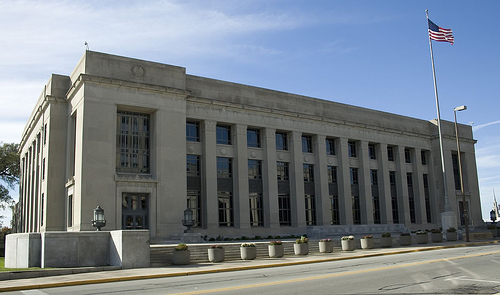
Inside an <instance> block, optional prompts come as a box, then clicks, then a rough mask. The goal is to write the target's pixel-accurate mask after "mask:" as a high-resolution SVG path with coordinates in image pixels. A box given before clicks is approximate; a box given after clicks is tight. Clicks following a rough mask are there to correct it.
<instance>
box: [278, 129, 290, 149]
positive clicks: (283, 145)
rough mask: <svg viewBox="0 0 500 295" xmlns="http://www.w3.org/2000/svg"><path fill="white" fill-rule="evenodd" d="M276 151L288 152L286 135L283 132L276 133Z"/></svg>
mask: <svg viewBox="0 0 500 295" xmlns="http://www.w3.org/2000/svg"><path fill="white" fill-rule="evenodd" d="M275 136H276V149H277V150H280V151H287V150H288V140H287V134H286V133H285V132H276V135H275Z"/></svg>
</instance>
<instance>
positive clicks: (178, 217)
mask: <svg viewBox="0 0 500 295" xmlns="http://www.w3.org/2000/svg"><path fill="white" fill-rule="evenodd" d="M442 130H443V142H444V154H445V162H446V165H445V167H446V172H447V173H446V174H447V175H448V177H447V183H446V186H447V188H448V192H449V193H448V194H449V200H450V205H451V208H452V210H453V211H454V212H455V214H457V216H458V217H459V218H456V219H457V220H456V221H455V224H456V226H458V227H460V226H461V223H463V219H462V218H460V217H461V215H460V214H459V212H460V208H461V206H463V203H462V201H461V193H460V180H459V173H458V172H459V170H458V161H457V160H458V158H457V152H456V151H457V148H456V141H455V133H454V128H453V124H452V123H451V122H442ZM459 134H460V141H461V159H462V164H463V167H464V169H463V171H464V182H465V191H466V196H467V199H468V202H467V204H466V206H467V207H468V208H469V212H470V223H471V224H472V225H474V224H483V221H482V219H481V208H480V202H479V188H478V178H477V169H476V160H475V151H474V144H475V140H474V139H473V135H472V128H471V127H470V126H467V125H460V126H459ZM440 163H441V162H440V152H439V138H438V132H437V124H436V120H432V121H424V120H419V119H415V118H409V117H405V116H400V115H396V114H390V113H385V112H380V111H375V110H371V109H366V108H361V107H355V106H351V105H345V104H340V103H335V102H331V101H326V100H320V99H316V98H311V97H304V96H299V95H294V94H290V93H284V92H279V91H273V90H269V89H262V88H258V87H252V86H247V85H241V84H235V83H230V82H225V81H219V80H214V79H209V78H204V77H197V76H192V75H188V74H186V69H185V68H182V67H177V66H171V65H166V64H160V63H155V62H150V61H144V60H138V59H132V58H127V57H120V56H114V55H109V54H104V53H99V52H92V51H86V52H85V54H84V55H83V57H82V58H81V60H80V61H79V62H78V64H77V66H76V68H75V69H74V71H73V72H72V73H71V74H70V75H69V76H63V75H55V74H54V75H52V76H51V78H50V79H49V81H48V83H47V85H46V86H45V88H44V89H43V92H42V95H41V96H40V98H39V100H38V102H37V104H36V106H35V107H34V110H33V112H32V114H31V116H30V118H29V121H28V122H27V125H26V128H25V129H24V132H23V136H22V142H21V171H22V176H21V181H20V182H21V185H20V200H19V204H18V206H17V210H18V212H17V213H18V214H17V216H18V218H17V219H16V222H17V230H18V232H44V231H87V230H93V227H92V224H91V220H92V218H93V209H94V208H95V207H96V206H97V205H100V206H101V207H102V208H103V209H104V210H105V216H106V220H107V224H106V227H105V228H104V229H105V230H113V229H149V230H150V235H151V239H152V240H153V241H155V240H156V241H161V240H165V239H171V238H175V237H176V236H178V235H180V234H182V232H183V231H184V229H185V227H183V226H182V219H183V211H184V210H185V209H186V207H190V208H191V209H192V210H193V212H194V217H195V226H194V227H193V228H192V230H193V231H194V232H199V233H201V234H202V235H207V236H208V237H216V236H219V235H220V236H224V237H232V236H255V235H258V236H268V235H273V236H274V235H286V234H303V233H309V234H310V235H315V234H316V235H329V234H331V235H333V234H342V233H356V232H374V233H376V232H383V231H400V230H414V229H431V228H438V227H440V226H441V217H440V216H441V213H442V212H443V210H444V193H443V177H442V172H441V164H440Z"/></svg>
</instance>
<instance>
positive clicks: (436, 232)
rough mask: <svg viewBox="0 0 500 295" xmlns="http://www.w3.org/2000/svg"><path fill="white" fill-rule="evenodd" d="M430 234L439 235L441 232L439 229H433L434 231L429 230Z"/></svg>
mask: <svg viewBox="0 0 500 295" xmlns="http://www.w3.org/2000/svg"><path fill="white" fill-rule="evenodd" d="M431 233H433V234H439V233H441V230H440V229H439V228H434V229H431Z"/></svg>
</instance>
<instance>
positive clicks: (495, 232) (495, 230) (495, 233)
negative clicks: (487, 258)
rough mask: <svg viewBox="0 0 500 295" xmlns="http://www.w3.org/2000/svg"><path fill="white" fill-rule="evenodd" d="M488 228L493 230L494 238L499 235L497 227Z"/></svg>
mask: <svg viewBox="0 0 500 295" xmlns="http://www.w3.org/2000/svg"><path fill="white" fill-rule="evenodd" d="M488 230H489V231H490V232H491V234H492V235H493V238H496V237H497V236H498V232H497V229H496V228H488Z"/></svg>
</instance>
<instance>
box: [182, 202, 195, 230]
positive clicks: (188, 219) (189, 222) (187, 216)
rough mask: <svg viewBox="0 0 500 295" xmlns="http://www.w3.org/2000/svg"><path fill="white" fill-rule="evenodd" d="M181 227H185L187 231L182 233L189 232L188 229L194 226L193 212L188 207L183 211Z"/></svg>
mask: <svg viewBox="0 0 500 295" xmlns="http://www.w3.org/2000/svg"><path fill="white" fill-rule="evenodd" d="M182 225H184V226H185V227H187V229H186V230H184V233H187V232H189V229H190V227H191V226H193V225H194V220H193V210H191V208H189V207H188V208H187V209H186V210H184V219H183V220H182Z"/></svg>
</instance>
